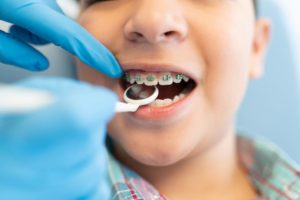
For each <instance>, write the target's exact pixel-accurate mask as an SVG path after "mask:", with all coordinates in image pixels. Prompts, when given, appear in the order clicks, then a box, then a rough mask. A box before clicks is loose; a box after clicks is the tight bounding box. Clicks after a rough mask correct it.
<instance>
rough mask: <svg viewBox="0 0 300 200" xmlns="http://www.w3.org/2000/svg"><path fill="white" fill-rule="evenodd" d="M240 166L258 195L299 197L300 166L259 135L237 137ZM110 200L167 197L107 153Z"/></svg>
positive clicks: (161, 199) (159, 199) (288, 199)
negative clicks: (257, 137) (258, 136)
mask: <svg viewBox="0 0 300 200" xmlns="http://www.w3.org/2000/svg"><path fill="white" fill-rule="evenodd" d="M238 150H239V157H240V161H241V164H242V166H243V167H244V168H245V170H246V171H247V173H248V174H249V178H250V180H251V181H252V183H253V185H254V187H255V188H256V189H257V191H258V192H259V194H260V197H258V199H270V200H273V199H276V200H300V168H299V166H297V164H296V163H295V162H294V161H292V160H290V159H289V158H288V156H287V155H285V154H284V153H283V152H282V151H280V150H279V149H277V148H276V147H275V146H274V145H272V144H270V143H268V142H267V141H264V140H262V139H257V140H254V139H249V138H246V137H244V136H239V137H238ZM109 175H110V178H111V182H112V188H113V196H112V200H167V198H166V197H165V196H164V195H163V194H161V193H160V192H158V191H157V190H156V189H155V188H154V187H153V186H152V185H151V184H150V183H148V182H147V181H146V180H144V179H143V178H141V177H140V176H139V175H138V174H136V173H135V172H133V171H132V170H130V169H128V168H126V167H125V166H123V165H122V164H120V163H119V162H118V161H117V160H115V159H114V157H113V156H109Z"/></svg>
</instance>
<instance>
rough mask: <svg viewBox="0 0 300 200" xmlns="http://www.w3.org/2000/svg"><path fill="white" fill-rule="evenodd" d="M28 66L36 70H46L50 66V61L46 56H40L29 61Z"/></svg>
mask: <svg viewBox="0 0 300 200" xmlns="http://www.w3.org/2000/svg"><path fill="white" fill-rule="evenodd" d="M26 68H27V69H29V70H32V71H36V72H39V71H45V70H47V69H48V68H49V61H48V59H47V58H46V57H44V56H38V58H36V60H32V61H31V62H30V63H28V67H26Z"/></svg>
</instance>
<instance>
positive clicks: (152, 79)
mask: <svg viewBox="0 0 300 200" xmlns="http://www.w3.org/2000/svg"><path fill="white" fill-rule="evenodd" d="M144 83H145V85H148V86H151V85H157V84H158V80H157V78H156V76H155V74H147V75H146V76H145V80H144Z"/></svg>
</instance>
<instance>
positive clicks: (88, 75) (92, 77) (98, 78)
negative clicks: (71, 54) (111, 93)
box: [76, 59, 117, 90]
mask: <svg viewBox="0 0 300 200" xmlns="http://www.w3.org/2000/svg"><path fill="white" fill-rule="evenodd" d="M76 71H77V76H78V78H79V79H80V80H82V81H85V82H89V83H91V84H93V85H98V86H103V87H106V88H109V89H111V90H114V88H115V87H116V85H117V81H116V80H113V79H111V78H109V77H107V76H105V75H103V74H101V73H100V72H98V71H96V70H94V69H92V68H91V67H89V66H87V65H85V64H83V63H82V62H81V61H79V60H78V59H76Z"/></svg>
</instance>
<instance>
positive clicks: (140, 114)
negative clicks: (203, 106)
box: [119, 86, 196, 121]
mask: <svg viewBox="0 0 300 200" xmlns="http://www.w3.org/2000/svg"><path fill="white" fill-rule="evenodd" d="M119 89H120V90H119V96H120V97H121V99H122V100H123V93H124V90H123V89H122V87H121V86H119ZM195 89H196V88H194V89H193V91H191V92H190V93H189V94H187V95H186V96H185V97H184V98H183V99H181V100H179V101H177V102H175V103H173V104H171V105H168V106H163V107H154V106H151V105H146V106H141V107H140V108H139V109H138V110H137V111H136V112H133V113H127V114H129V116H131V117H134V118H137V119H139V120H147V121H149V120H151V121H162V120H164V121H165V120H172V119H174V118H176V117H178V114H180V115H181V114H183V113H185V112H186V111H187V110H188V108H189V105H191V101H192V99H193V96H194V95H193V94H194V92H195Z"/></svg>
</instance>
